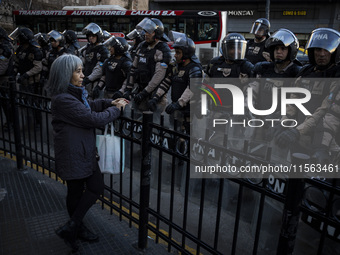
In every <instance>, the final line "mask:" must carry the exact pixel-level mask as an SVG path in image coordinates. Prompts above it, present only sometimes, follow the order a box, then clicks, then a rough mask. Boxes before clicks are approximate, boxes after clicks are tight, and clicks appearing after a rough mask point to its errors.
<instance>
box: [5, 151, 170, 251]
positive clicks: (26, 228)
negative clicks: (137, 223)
mask: <svg viewBox="0 0 340 255" xmlns="http://www.w3.org/2000/svg"><path fill="white" fill-rule="evenodd" d="M65 197H66V186H65V185H63V184H62V183H60V182H57V181H55V180H53V179H51V178H49V177H48V176H46V175H44V174H42V173H40V172H37V171H36V170H34V169H31V168H27V169H25V170H22V171H19V170H17V168H16V162H15V161H13V160H10V159H8V158H4V157H2V156H0V255H53V254H55V255H59V254H63V255H64V254H71V249H70V248H69V247H68V246H67V245H66V244H65V243H64V241H63V240H62V239H60V238H59V237H58V236H57V235H56V234H55V232H54V230H55V229H56V228H57V227H58V226H60V225H62V224H64V223H65V222H66V221H67V220H68V214H67V211H66V205H65ZM84 223H85V224H86V225H87V226H88V228H89V229H91V230H93V232H95V233H97V234H98V235H99V241H98V242H95V243H88V242H82V241H78V242H79V243H78V244H79V250H78V252H76V253H73V254H86V255H128V254H131V255H135V254H145V255H153V254H155V255H162V254H169V253H168V252H167V250H166V248H165V247H164V246H163V245H162V244H156V243H154V242H153V241H152V240H148V248H147V249H146V250H144V251H139V250H138V249H136V248H135V247H136V246H137V241H138V230H137V229H136V228H135V227H132V228H129V225H128V223H127V222H125V221H119V217H117V216H116V215H114V214H113V215H110V213H109V211H108V210H106V209H104V210H102V209H101V206H100V204H95V205H94V206H93V207H92V208H91V209H90V210H89V211H88V213H87V214H86V216H85V218H84Z"/></svg>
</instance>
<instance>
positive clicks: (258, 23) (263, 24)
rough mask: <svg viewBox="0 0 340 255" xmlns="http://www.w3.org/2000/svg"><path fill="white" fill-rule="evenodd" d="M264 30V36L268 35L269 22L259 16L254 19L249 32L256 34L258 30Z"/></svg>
mask: <svg viewBox="0 0 340 255" xmlns="http://www.w3.org/2000/svg"><path fill="white" fill-rule="evenodd" d="M262 29H263V30H264V34H263V35H266V36H270V34H269V31H270V22H269V20H267V19H265V18H260V19H257V20H255V22H254V23H253V26H252V27H251V30H250V33H251V34H255V35H257V34H258V32H259V31H260V30H262Z"/></svg>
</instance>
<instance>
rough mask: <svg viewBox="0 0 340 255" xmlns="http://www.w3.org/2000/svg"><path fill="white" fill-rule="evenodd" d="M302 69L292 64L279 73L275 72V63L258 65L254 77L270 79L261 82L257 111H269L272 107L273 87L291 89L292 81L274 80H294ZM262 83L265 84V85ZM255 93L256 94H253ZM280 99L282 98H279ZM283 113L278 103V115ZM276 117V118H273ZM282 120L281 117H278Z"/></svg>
mask: <svg viewBox="0 0 340 255" xmlns="http://www.w3.org/2000/svg"><path fill="white" fill-rule="evenodd" d="M300 69H301V66H299V65H297V64H295V63H294V62H291V63H290V64H289V65H288V66H287V67H286V68H285V69H284V70H282V71H281V72H277V71H276V70H275V63H274V62H260V63H257V64H256V65H255V67H254V70H253V76H254V77H256V78H268V79H262V80H261V81H260V83H261V84H259V87H258V90H257V91H256V93H257V95H256V109H258V110H267V109H270V107H271V106H272V91H273V87H291V86H292V85H293V84H291V81H290V80H287V81H284V80H283V79H273V78H293V77H296V76H297V74H298V73H299V71H300ZM262 82H265V84H263V83H262ZM253 93H255V92H253ZM278 99H280V97H278ZM280 111H281V103H278V108H277V111H276V112H277V113H279V112H280ZM272 117H274V116H272ZM276 117H278V118H280V116H279V115H278V116H276Z"/></svg>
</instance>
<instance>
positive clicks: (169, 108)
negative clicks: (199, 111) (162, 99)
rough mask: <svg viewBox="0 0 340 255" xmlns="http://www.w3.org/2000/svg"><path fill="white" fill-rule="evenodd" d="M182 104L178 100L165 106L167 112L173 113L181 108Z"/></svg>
mask: <svg viewBox="0 0 340 255" xmlns="http://www.w3.org/2000/svg"><path fill="white" fill-rule="evenodd" d="M181 108H182V106H181V105H180V104H179V103H178V102H172V103H171V104H169V105H168V106H167V107H166V108H165V112H166V113H167V114H172V113H173V112H174V111H177V110H180V109H181Z"/></svg>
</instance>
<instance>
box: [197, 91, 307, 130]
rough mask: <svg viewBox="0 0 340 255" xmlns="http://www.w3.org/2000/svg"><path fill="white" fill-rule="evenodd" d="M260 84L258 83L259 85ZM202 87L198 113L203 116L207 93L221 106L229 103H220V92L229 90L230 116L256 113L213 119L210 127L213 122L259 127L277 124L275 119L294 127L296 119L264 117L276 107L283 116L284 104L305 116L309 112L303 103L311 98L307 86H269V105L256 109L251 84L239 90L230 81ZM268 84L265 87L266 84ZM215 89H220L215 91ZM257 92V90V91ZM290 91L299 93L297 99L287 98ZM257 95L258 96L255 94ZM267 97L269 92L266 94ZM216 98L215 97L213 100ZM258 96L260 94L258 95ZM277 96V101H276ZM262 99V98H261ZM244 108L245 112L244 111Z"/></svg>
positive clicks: (205, 109) (206, 107) (275, 109)
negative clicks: (251, 117)
mask: <svg viewBox="0 0 340 255" xmlns="http://www.w3.org/2000/svg"><path fill="white" fill-rule="evenodd" d="M260 86H261V85H260ZM204 87H205V88H201V90H202V91H204V92H205V93H201V100H200V101H201V114H202V115H203V116H205V115H207V114H208V110H209V109H208V108H209V107H208V96H210V98H211V99H212V101H213V102H214V103H215V105H217V103H216V101H218V102H220V105H221V106H222V107H223V105H226V104H228V103H229V104H230V102H223V100H222V99H221V97H222V98H223V96H222V95H223V94H225V93H229V94H231V97H232V105H231V110H232V115H234V116H240V115H241V116H242V115H243V116H245V115H247V116H249V115H250V116H253V115H255V116H259V117H260V118H258V119H249V118H248V120H247V123H246V121H245V120H244V121H243V122H239V121H238V122H233V120H232V119H213V121H212V123H213V127H216V125H226V124H228V123H229V124H230V126H231V127H232V126H235V125H243V126H246V124H248V126H249V127H262V126H264V125H265V123H266V124H267V126H268V124H269V125H271V126H272V127H273V126H274V125H276V122H278V121H280V123H281V125H282V126H283V127H295V126H297V125H298V123H297V121H296V120H294V119H282V120H280V119H273V118H265V116H270V115H271V114H273V113H276V112H277V111H278V110H279V109H281V115H282V116H285V115H286V106H287V105H295V106H296V108H297V109H299V111H301V112H302V113H303V114H304V115H305V116H308V115H311V113H310V112H309V111H308V110H307V109H306V107H305V106H304V104H305V103H307V102H308V101H309V100H310V99H311V92H310V91H309V90H308V89H305V88H300V87H280V88H278V87H275V86H272V87H271V88H270V90H271V96H272V97H271V102H272V104H271V107H270V108H269V109H256V106H255V105H256V102H254V96H253V93H254V92H253V90H254V88H253V87H252V86H249V87H248V88H246V90H242V89H241V88H240V86H236V85H233V84H214V85H208V84H204ZM267 87H268V86H267ZM216 90H218V91H219V92H217V91H216ZM257 93H259V91H257ZM291 94H297V95H299V97H298V98H290V95H291ZM257 96H258V95H257ZM266 96H268V94H267V95H266ZM215 98H217V99H218V100H216V99H215ZM258 98H260V96H258ZM279 99H280V100H279ZM261 100H263V99H262V98H261ZM279 102H280V103H279ZM246 111H247V112H246Z"/></svg>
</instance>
